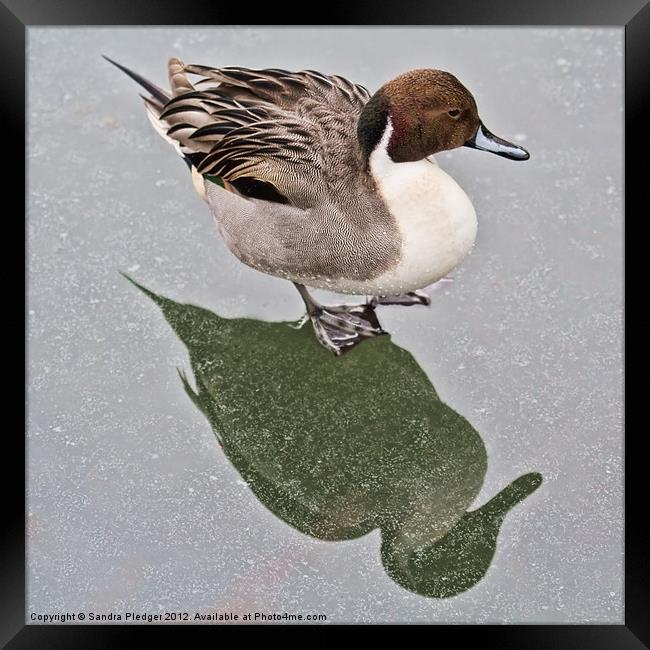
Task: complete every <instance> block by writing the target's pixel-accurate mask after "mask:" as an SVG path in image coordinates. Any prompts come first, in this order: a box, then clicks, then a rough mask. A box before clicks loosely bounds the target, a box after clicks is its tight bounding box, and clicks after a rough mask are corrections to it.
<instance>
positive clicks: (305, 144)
mask: <svg viewBox="0 0 650 650" xmlns="http://www.w3.org/2000/svg"><path fill="white" fill-rule="evenodd" d="M169 74H170V82H171V86H172V97H171V99H169V101H167V102H166V103H165V104H161V103H160V102H158V103H157V102H155V101H152V100H147V107H148V109H149V111H150V116H151V117H152V118H153V119H155V120H157V122H158V124H157V125H156V124H155V126H157V128H158V129H159V130H161V129H162V130H164V135H165V136H166V137H167V139H168V140H172V141H173V142H174V143H175V144H176V146H177V148H178V149H179V151H180V152H181V153H182V154H183V155H184V156H185V157H186V158H187V159H188V160H190V161H191V163H192V165H194V166H195V167H196V168H197V171H198V172H199V173H200V174H203V175H214V176H217V177H219V178H220V179H222V180H223V181H225V187H226V188H227V189H231V190H232V189H233V187H234V188H235V190H241V189H242V188H245V187H248V188H250V187H251V185H250V184H248V185H247V184H246V183H237V181H240V180H242V179H244V180H245V179H251V180H254V181H256V182H258V183H261V184H270V185H272V186H273V188H275V190H276V191H277V192H278V193H279V194H280V196H281V198H282V199H284V200H285V201H286V202H289V203H291V204H292V205H295V206H297V207H301V208H308V207H310V206H311V205H313V204H314V203H315V202H316V201H320V202H322V200H323V195H324V193H325V194H326V193H327V192H328V191H337V190H340V187H339V186H340V184H341V183H342V182H343V183H344V182H345V178H346V177H349V176H350V174H351V173H352V172H353V171H354V170H355V169H358V168H359V166H360V160H359V152H357V151H351V150H350V144H349V143H350V142H355V141H356V126H357V121H358V117H359V114H360V112H361V110H362V108H363V106H364V105H365V103H366V102H367V101H368V99H369V97H370V95H369V93H368V91H367V90H366V89H365V88H363V87H362V86H359V85H356V84H353V83H351V82H350V81H348V80H347V79H344V78H343V77H339V76H326V75H323V74H321V73H319V72H314V71H310V70H305V71H301V72H289V71H286V70H280V69H267V70H249V69H246V68H235V67H231V68H219V69H217V68H210V67H206V66H200V65H183V64H182V63H181V62H180V61H178V60H177V59H172V60H171V61H170V69H169ZM187 74H195V75H199V76H200V77H202V78H201V80H200V81H198V82H197V83H195V84H191V83H190V82H189V80H188V78H187ZM152 121H153V120H152Z"/></svg>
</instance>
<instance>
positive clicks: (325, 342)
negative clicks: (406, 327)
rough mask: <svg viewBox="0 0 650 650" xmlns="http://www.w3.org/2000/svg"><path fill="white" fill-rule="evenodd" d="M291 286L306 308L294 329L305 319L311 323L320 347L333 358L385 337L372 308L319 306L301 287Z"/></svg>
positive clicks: (362, 306)
mask: <svg viewBox="0 0 650 650" xmlns="http://www.w3.org/2000/svg"><path fill="white" fill-rule="evenodd" d="M294 284H295V285H296V288H297V289H298V291H299V292H300V295H301V296H302V298H303V300H304V302H305V305H306V307H307V314H306V315H305V317H304V318H303V319H302V320H301V321H300V322H299V323H298V324H297V326H298V327H300V326H302V325H303V324H304V323H305V322H306V321H307V319H309V320H311V323H312V325H313V326H314V332H315V334H316V338H317V339H318V341H319V342H320V344H321V345H322V346H323V347H325V348H327V349H328V350H330V351H331V352H333V353H334V354H336V355H340V354H343V353H344V352H347V351H348V350H351V349H352V348H353V347H355V346H356V345H358V344H359V343H361V342H362V341H364V340H365V339H367V338H373V337H375V336H382V335H383V334H386V332H385V331H384V329H383V328H382V326H381V325H380V323H379V319H378V318H377V314H376V313H375V306H374V305H372V304H370V303H366V304H364V305H336V306H325V305H321V304H320V303H318V302H316V301H315V300H314V299H313V298H312V297H311V296H310V295H309V293H308V292H307V290H306V289H305V287H304V286H303V285H301V284H298V283H295V282H294Z"/></svg>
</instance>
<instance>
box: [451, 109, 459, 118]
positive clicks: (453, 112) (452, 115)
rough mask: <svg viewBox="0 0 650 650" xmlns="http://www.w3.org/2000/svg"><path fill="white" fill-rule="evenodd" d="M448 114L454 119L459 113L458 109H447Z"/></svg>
mask: <svg viewBox="0 0 650 650" xmlns="http://www.w3.org/2000/svg"><path fill="white" fill-rule="evenodd" d="M448 113H449V115H450V116H451V117H453V118H454V119H456V118H457V117H458V116H459V115H460V111H459V110H458V109H457V108H454V109H453V110H451V111H448Z"/></svg>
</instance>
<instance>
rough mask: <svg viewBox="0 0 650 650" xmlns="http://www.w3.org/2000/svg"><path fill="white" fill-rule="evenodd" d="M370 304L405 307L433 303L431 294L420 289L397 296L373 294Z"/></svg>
mask: <svg viewBox="0 0 650 650" xmlns="http://www.w3.org/2000/svg"><path fill="white" fill-rule="evenodd" d="M368 304H370V305H372V306H373V307H374V306H376V305H403V306H404V307H410V306H411V305H425V306H428V305H430V304H431V296H429V294H427V293H425V292H424V291H420V290H419V289H418V290H416V291H409V292H408V293H402V294H400V295H397V296H373V297H372V298H371V299H370V302H369V303H368Z"/></svg>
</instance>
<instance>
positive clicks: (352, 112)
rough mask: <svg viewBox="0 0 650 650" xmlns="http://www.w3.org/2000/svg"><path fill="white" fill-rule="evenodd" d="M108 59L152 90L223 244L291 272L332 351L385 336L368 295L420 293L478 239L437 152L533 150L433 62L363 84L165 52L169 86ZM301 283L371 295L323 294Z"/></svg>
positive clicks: (153, 106)
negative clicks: (344, 298) (493, 125)
mask: <svg viewBox="0 0 650 650" xmlns="http://www.w3.org/2000/svg"><path fill="white" fill-rule="evenodd" d="M108 60H109V61H110V62H111V63H113V64H114V65H116V66H117V67H118V68H120V69H121V70H123V71H124V72H126V74H128V75H129V76H130V77H131V78H132V79H134V80H135V81H137V82H138V83H139V84H140V85H141V86H143V87H144V88H145V89H146V90H147V91H148V92H149V93H150V96H149V97H145V96H143V99H144V103H145V108H146V110H147V114H148V116H149V119H150V120H151V123H152V124H153V126H154V127H155V129H156V130H157V131H158V132H159V133H160V135H161V136H162V137H163V138H165V140H167V141H168V142H169V143H170V144H172V145H173V146H174V148H175V149H176V150H177V152H178V153H179V154H180V155H181V156H182V157H183V158H184V160H185V161H186V163H187V165H188V167H189V168H190V170H191V172H192V178H193V182H194V186H195V188H196V190H197V191H198V193H199V194H200V195H201V197H202V198H203V199H204V200H205V201H206V202H207V204H208V205H209V207H210V210H211V212H212V214H213V216H214V218H215V220H216V223H217V227H218V228H219V231H220V233H221V235H222V237H223V239H224V241H225V243H226V245H227V246H228V248H229V249H230V251H231V252H232V253H233V254H234V255H235V256H236V257H237V258H239V259H240V260H241V261H242V262H243V263H244V264H247V265H248V266H251V267H253V268H254V269H257V270H259V271H262V272H264V273H268V274H270V275H274V276H277V277H280V278H286V279H287V280H290V281H291V282H293V283H294V284H295V286H296V288H297V289H298V291H299V292H300V295H301V296H302V299H303V300H304V302H305V305H306V307H307V315H306V317H305V320H306V319H307V318H309V319H310V320H311V322H312V323H313V326H314V330H315V332H316V336H317V338H318V340H319V341H320V342H321V343H322V344H323V345H324V346H325V347H326V348H328V349H329V350H331V351H333V352H334V353H335V354H340V353H341V352H344V351H346V350H348V349H350V348H351V347H353V346H354V345H356V344H357V343H359V342H361V341H362V340H363V339H364V338H367V337H372V336H378V335H381V334H384V330H383V329H382V328H381V325H380V324H379V321H378V319H377V316H376V314H375V307H376V305H378V304H402V305H410V304H429V302H430V298H429V296H428V295H427V294H425V293H423V292H422V291H420V290H421V289H422V288H424V287H427V286H429V285H431V284H433V283H435V282H437V281H438V280H440V279H441V278H443V277H444V276H445V275H447V274H448V273H449V272H450V271H451V270H452V269H453V268H454V267H456V266H457V265H458V264H459V263H460V262H461V261H462V260H463V258H464V257H465V256H466V255H467V254H468V253H469V251H470V250H471V248H472V246H473V245H474V240H475V238H476V228H477V222H476V214H475V212H474V208H473V206H472V203H471V202H470V200H469V198H468V197H467V195H466V194H465V192H463V190H462V189H461V188H460V187H459V185H458V184H457V183H456V182H455V181H454V180H453V179H452V178H451V177H450V176H449V175H448V174H446V173H445V172H444V171H442V169H440V167H438V165H437V163H436V162H435V160H434V159H433V158H432V156H433V154H436V153H438V152H440V151H445V150H448V149H454V148H456V147H461V146H466V147H472V148H474V149H480V150H482V151H489V152H491V153H495V154H497V155H499V156H504V157H505V158H510V159H511V160H527V159H528V158H529V154H528V152H527V151H526V150H525V149H523V148H522V147H519V146H516V145H514V144H512V143H510V142H506V141H505V140H502V139H501V138H498V137H496V136H495V135H493V134H492V133H490V131H488V129H487V128H486V127H485V126H484V125H483V123H482V122H481V120H480V119H479V116H478V110H477V107H476V102H475V100H474V97H473V96H472V95H471V93H470V92H469V91H468V90H467V89H466V88H465V87H464V86H463V85H462V84H461V83H460V81H458V79H456V77H454V76H453V75H452V74H450V73H448V72H444V71H442V70H429V69H420V70H411V71H410V72H406V73H404V74H402V75H400V76H398V77H396V78H395V79H393V80H392V81H389V82H388V83H386V84H385V85H384V86H382V87H381V88H380V89H379V90H378V91H377V92H376V93H375V94H374V95H372V96H371V95H370V93H369V92H368V91H367V90H366V89H365V88H364V87H363V86H360V85H358V84H353V83H351V82H350V81H348V80H347V79H344V78H343V77H340V76H335V75H324V74H321V73H320V72H314V71H312V70H304V71H301V72H288V71H287V70H279V69H276V68H272V69H266V70H251V69H246V68H239V67H226V68H211V67H207V66H202V65H185V64H184V63H183V62H181V61H180V60H179V59H176V58H173V59H171V60H170V61H169V70H168V71H169V83H170V87H171V90H170V91H169V92H166V91H164V90H162V89H161V88H159V87H158V86H156V85H155V84H153V83H151V82H150V81H147V80H146V79H144V78H142V77H141V76H140V75H138V74H136V73H134V72H132V71H131V70H128V69H127V68H125V67H124V66H122V65H120V64H118V63H115V62H114V61H111V60H110V59H108ZM188 74H192V75H198V76H199V77H201V79H200V80H199V81H198V82H196V83H192V82H190V80H189V79H188ZM307 286H309V287H314V288H318V289H327V290H330V291H334V292H338V293H347V294H361V295H367V296H372V298H371V299H370V300H369V301H367V302H366V304H363V305H353V306H350V305H341V306H324V305H321V304H319V303H318V302H317V301H316V300H315V299H314V298H313V297H312V296H311V295H310V294H309V293H308V291H307V289H306V287H307ZM303 322H304V321H303Z"/></svg>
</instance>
